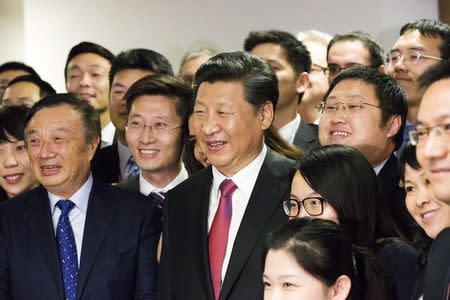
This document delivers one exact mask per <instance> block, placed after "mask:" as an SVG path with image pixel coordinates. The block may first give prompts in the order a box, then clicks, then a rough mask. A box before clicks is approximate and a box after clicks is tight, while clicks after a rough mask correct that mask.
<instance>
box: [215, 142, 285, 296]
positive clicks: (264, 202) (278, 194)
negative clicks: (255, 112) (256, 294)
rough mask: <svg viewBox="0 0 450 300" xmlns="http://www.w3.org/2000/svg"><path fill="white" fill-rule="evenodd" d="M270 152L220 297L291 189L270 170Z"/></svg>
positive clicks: (234, 278)
mask: <svg viewBox="0 0 450 300" xmlns="http://www.w3.org/2000/svg"><path fill="white" fill-rule="evenodd" d="M271 155H272V153H271V151H270V150H269V151H268V153H267V157H266V159H265V161H264V164H263V165H262V167H261V171H260V172H259V176H258V179H257V180H256V183H255V187H254V188H253V192H252V195H251V196H250V200H249V202H248V205H247V208H246V210H245V214H244V217H243V219H242V222H241V224H240V226H239V230H238V233H237V236H236V239H235V241H234V246H233V251H232V253H231V258H230V262H229V264H228V268H227V272H226V275H225V279H224V282H223V286H222V289H221V291H220V298H221V299H226V298H227V296H228V293H229V292H230V290H231V288H232V287H233V285H234V283H235V281H236V280H237V278H238V276H239V274H240V272H241V270H242V268H243V267H244V265H245V262H246V261H247V259H248V257H249V255H250V253H251V251H252V249H253V247H254V246H255V243H256V241H257V240H258V239H259V238H260V235H261V233H262V231H263V229H264V228H265V226H266V223H267V222H268V221H269V219H270V217H271V216H272V215H273V213H274V211H275V210H276V209H277V207H278V206H279V205H280V201H281V199H282V197H283V195H284V194H286V192H287V190H288V185H287V184H286V183H284V182H282V181H280V179H279V178H278V177H277V176H275V175H274V172H273V171H272V170H271V169H272V168H274V167H275V166H273V165H271V164H270V161H271ZM277 167H278V166H277ZM261 259H262V258H261Z"/></svg>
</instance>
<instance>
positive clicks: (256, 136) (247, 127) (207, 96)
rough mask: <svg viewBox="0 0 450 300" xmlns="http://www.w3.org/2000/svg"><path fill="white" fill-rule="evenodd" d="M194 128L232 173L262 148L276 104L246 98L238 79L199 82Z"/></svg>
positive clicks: (216, 162) (224, 171) (205, 146)
mask: <svg viewBox="0 0 450 300" xmlns="http://www.w3.org/2000/svg"><path fill="white" fill-rule="evenodd" d="M193 118H194V132H195V136H196V137H197V142H198V144H199V145H200V147H201V149H202V151H203V153H205V155H206V156H207V157H208V159H209V161H210V162H211V164H212V165H213V166H215V167H216V168H217V169H218V170H219V171H220V172H221V173H222V174H224V175H225V176H228V177H231V176H233V175H234V174H235V173H237V172H238V171H240V170H241V169H242V168H244V167H245V166H246V165H248V164H249V163H250V162H251V161H252V160H253V159H254V158H255V157H256V156H257V155H258V154H259V153H260V152H261V149H262V145H263V137H264V130H266V129H267V128H268V127H269V126H270V124H271V123H272V120H273V105H272V103H271V102H269V101H267V102H266V103H264V104H263V105H262V107H260V108H255V107H254V106H253V105H251V104H250V103H248V102H247V100H246V99H245V96H244V89H243V87H242V84H241V83H239V82H223V81H217V82H215V83H208V82H204V83H201V84H200V87H199V89H198V92H197V98H196V100H195V106H194V115H193Z"/></svg>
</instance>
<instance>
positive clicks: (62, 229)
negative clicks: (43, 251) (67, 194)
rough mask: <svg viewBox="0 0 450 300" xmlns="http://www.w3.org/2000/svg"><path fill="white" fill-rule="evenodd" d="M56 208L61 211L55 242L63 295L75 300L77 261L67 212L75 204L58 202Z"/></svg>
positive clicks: (65, 201)
mask: <svg viewBox="0 0 450 300" xmlns="http://www.w3.org/2000/svg"><path fill="white" fill-rule="evenodd" d="M56 206H57V207H58V208H59V209H60V210H61V216H60V217H59V220H58V225H57V227H56V241H57V243H58V251H59V261H60V266H61V272H62V276H63V281H64V295H65V299H68V300H75V299H76V297H77V284H78V260H77V247H76V244H75V237H74V235H73V230H72V226H70V221H69V212H70V210H71V209H72V208H73V207H74V206H75V203H73V202H72V201H70V200H59V201H58V202H57V203H56Z"/></svg>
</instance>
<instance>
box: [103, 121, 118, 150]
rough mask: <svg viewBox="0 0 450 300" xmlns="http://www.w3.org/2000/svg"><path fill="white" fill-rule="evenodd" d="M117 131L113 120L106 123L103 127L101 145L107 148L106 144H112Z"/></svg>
mask: <svg viewBox="0 0 450 300" xmlns="http://www.w3.org/2000/svg"><path fill="white" fill-rule="evenodd" d="M115 133H116V127H114V124H113V123H112V122H109V123H108V124H106V126H105V127H103V129H102V142H101V145H100V147H101V148H105V147H106V146H109V145H112V143H113V140H114V134H115Z"/></svg>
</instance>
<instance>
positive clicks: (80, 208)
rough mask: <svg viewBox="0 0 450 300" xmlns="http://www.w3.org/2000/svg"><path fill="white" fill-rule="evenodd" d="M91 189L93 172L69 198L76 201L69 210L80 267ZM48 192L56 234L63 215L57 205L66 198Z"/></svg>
mask: <svg viewBox="0 0 450 300" xmlns="http://www.w3.org/2000/svg"><path fill="white" fill-rule="evenodd" d="M91 189H92V174H91V175H90V176H89V178H88V180H87V181H86V182H85V183H84V184H83V186H82V187H81V188H80V189H79V190H78V191H77V192H76V193H75V194H73V196H72V197H70V199H68V200H71V201H72V202H73V203H75V206H74V207H73V208H72V210H71V211H70V212H69V221H70V225H71V226H72V231H73V235H74V237H75V244H76V246H77V259H78V267H80V256H81V246H82V244H83V233H84V225H85V223H86V212H87V207H88V203H89V195H90V193H91ZM47 193H48V198H49V199H50V210H51V214H52V220H53V228H54V229H55V236H56V227H57V226H58V221H59V217H60V216H61V210H59V208H58V207H57V206H56V203H57V202H58V201H59V200H64V198H63V197H60V196H58V195H55V194H52V193H50V192H47Z"/></svg>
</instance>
